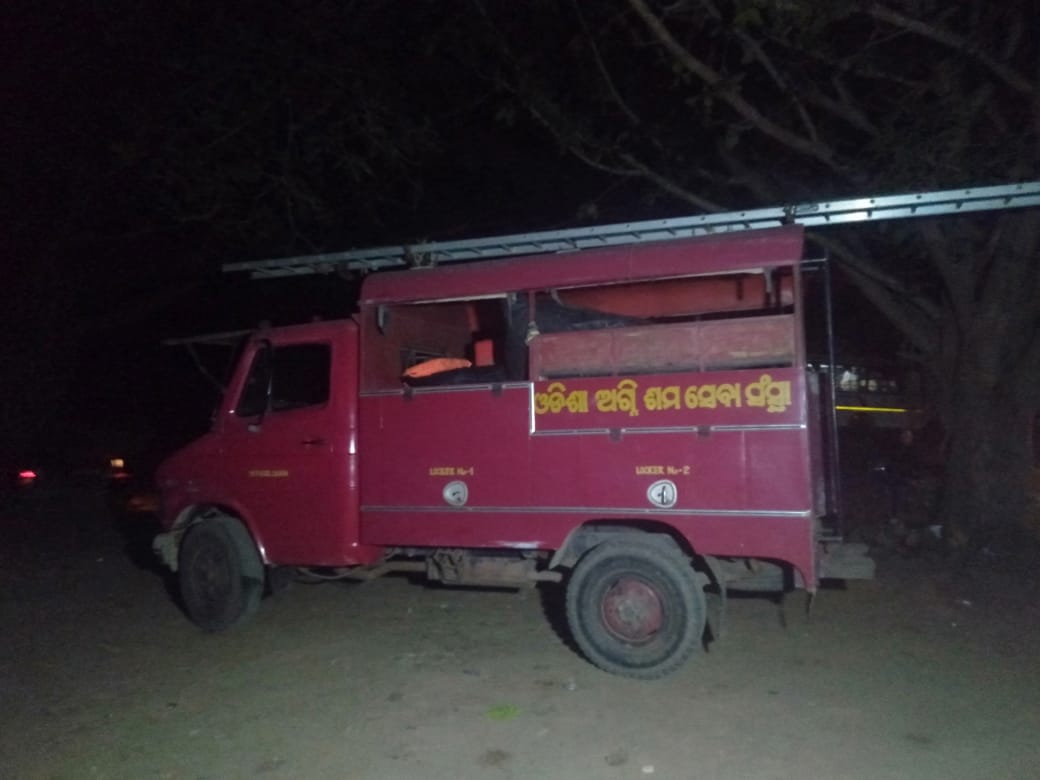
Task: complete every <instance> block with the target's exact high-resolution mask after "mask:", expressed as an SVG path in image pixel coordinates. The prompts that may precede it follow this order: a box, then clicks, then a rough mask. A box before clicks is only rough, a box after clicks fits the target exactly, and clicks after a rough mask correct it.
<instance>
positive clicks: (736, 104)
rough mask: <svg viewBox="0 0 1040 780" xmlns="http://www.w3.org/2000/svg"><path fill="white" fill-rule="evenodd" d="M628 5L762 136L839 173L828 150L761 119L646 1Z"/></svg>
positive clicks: (631, 0)
mask: <svg viewBox="0 0 1040 780" xmlns="http://www.w3.org/2000/svg"><path fill="white" fill-rule="evenodd" d="M628 4H629V5H630V6H631V7H632V10H634V11H635V12H636V14H637V15H638V16H639V17H640V18H641V19H642V20H643V22H644V23H645V24H646V26H647V27H648V28H649V30H650V32H651V33H652V34H653V35H654V37H655V38H656V39H657V40H658V42H659V43H660V44H661V45H662V46H663V47H664V48H665V49H666V50H667V51H668V52H669V53H670V54H671V55H672V57H674V58H675V60H676V62H678V63H679V64H680V65H681V66H682V67H683V68H685V69H686V70H687V71H689V72H690V73H692V74H693V75H694V76H696V77H697V78H698V79H700V80H701V81H703V82H704V83H705V84H707V85H708V86H709V87H714V88H716V89H718V91H719V95H720V96H721V98H722V100H723V101H725V102H726V104H728V105H729V107H730V108H732V109H733V110H734V111H736V112H737V113H738V114H740V115H741V116H742V117H744V118H745V119H746V120H748V121H749V122H750V123H751V124H752V125H754V126H755V127H756V128H757V129H758V130H759V131H760V132H761V133H763V134H764V135H766V136H768V137H770V138H772V139H774V140H775V141H778V142H779V143H781V144H783V145H784V146H786V147H787V148H789V149H792V150H794V151H796V152H798V153H800V154H804V155H806V156H808V157H811V158H813V159H815V160H818V161H820V162H822V163H823V164H824V165H826V166H827V167H828V168H830V169H831V170H833V171H835V172H841V170H842V169H841V166H839V165H838V164H837V163H836V162H835V154H834V151H833V150H832V149H830V147H828V146H827V145H826V144H823V143H820V142H818V141H813V140H812V139H807V138H804V137H803V136H800V135H798V134H797V133H792V132H791V131H790V130H787V129H786V128H784V127H781V126H780V125H778V124H776V123H775V122H774V121H773V120H771V119H769V118H768V117H766V116H764V115H763V114H762V113H761V112H760V111H759V110H758V109H757V108H755V107H754V106H753V105H751V103H749V102H748V101H747V100H745V99H744V98H743V97H742V96H741V95H740V94H739V93H738V92H737V91H736V90H735V89H733V88H732V87H727V86H726V85H725V83H724V80H723V78H722V76H721V75H720V74H719V73H718V72H717V71H715V70H714V69H712V68H711V67H709V66H708V65H707V64H705V63H704V62H702V61H701V60H699V59H698V58H697V57H695V56H694V55H693V53H692V52H690V51H689V50H688V49H687V48H686V47H684V46H683V45H682V44H681V43H679V41H677V40H676V39H675V37H674V36H673V35H672V34H671V32H670V31H669V30H668V28H667V27H666V26H665V24H664V23H663V22H662V21H661V20H660V19H659V18H658V17H657V16H656V15H655V14H654V12H653V11H651V10H650V8H649V7H648V6H647V4H646V2H645V0H628Z"/></svg>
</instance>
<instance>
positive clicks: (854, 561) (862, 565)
mask: <svg viewBox="0 0 1040 780" xmlns="http://www.w3.org/2000/svg"><path fill="white" fill-rule="evenodd" d="M875 568H876V564H875V563H874V559H873V558H871V557H870V556H869V555H867V545H865V544H862V543H858V542H838V543H833V544H825V545H823V546H822V549H821V551H820V559H819V571H818V572H817V576H818V577H819V579H821V580H826V579H835V580H872V579H874V570H875Z"/></svg>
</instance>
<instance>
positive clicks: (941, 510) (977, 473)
mask: <svg viewBox="0 0 1040 780" xmlns="http://www.w3.org/2000/svg"><path fill="white" fill-rule="evenodd" d="M969 235H970V233H969V234H960V233H958V232H955V231H953V230H949V231H947V235H946V239H947V243H946V247H945V251H944V252H942V253H941V254H942V255H943V256H944V257H945V259H946V262H947V271H948V272H949V273H947V276H946V279H947V282H948V288H947V289H948V290H949V291H950V293H951V294H950V301H951V302H952V303H951V305H949V306H948V307H947V309H946V312H945V317H944V319H945V326H946V327H945V328H944V332H945V335H944V337H943V339H942V341H943V342H944V343H945V344H946V346H947V349H946V350H945V351H943V350H940V351H939V352H938V353H937V354H936V355H935V356H934V357H936V358H937V362H936V363H935V364H933V365H935V366H941V368H939V371H938V372H937V374H938V375H939V376H942V377H943V379H944V380H945V381H944V383H943V386H944V387H945V388H946V391H947V392H946V393H944V394H943V397H941V398H940V399H939V408H940V410H941V413H942V418H943V420H942V421H943V424H944V426H945V429H946V437H947V438H946V443H947V452H946V456H947V459H946V473H945V475H944V485H943V489H942V492H941V494H940V500H939V505H938V507H937V512H938V517H937V521H938V522H941V523H943V524H944V525H945V526H946V532H947V537H946V538H947V541H948V542H949V543H950V545H951V547H952V548H953V550H954V551H955V552H956V553H957V555H958V556H959V557H960V558H961V559H962V560H963V561H964V562H968V561H969V560H970V559H971V558H972V557H973V556H974V554H975V553H976V552H978V550H980V549H981V548H983V547H985V546H987V545H989V544H992V543H998V544H1000V545H1001V546H1005V545H1007V544H1008V543H1012V544H1013V543H1014V540H1015V538H1016V537H1020V536H1021V535H1022V534H1023V533H1024V531H1025V530H1026V527H1027V523H1028V521H1029V520H1030V516H1029V512H1030V510H1031V502H1032V498H1031V495H1030V488H1031V478H1032V470H1033V461H1034V451H1033V435H1034V426H1035V424H1036V415H1037V406H1038V402H1040V393H1038V381H1037V380H1038V379H1040V328H1038V326H1040V297H1038V296H1040V258H1038V253H1040V220H1038V219H1037V215H1036V214H1033V213H1024V214H1015V215H1007V216H1004V217H1003V218H1002V219H1001V220H999V223H998V224H997V225H996V227H995V229H993V230H991V232H990V233H989V240H987V241H980V240H978V237H976V240H974V241H973V240H970V239H969V238H968V236H969ZM932 239H933V242H935V241H937V239H936V236H935V235H934V234H933V235H932ZM958 239H960V240H958ZM968 268H970V269H971V271H972V272H971V273H959V272H957V271H956V269H968ZM951 269H954V270H953V271H952V272H951Z"/></svg>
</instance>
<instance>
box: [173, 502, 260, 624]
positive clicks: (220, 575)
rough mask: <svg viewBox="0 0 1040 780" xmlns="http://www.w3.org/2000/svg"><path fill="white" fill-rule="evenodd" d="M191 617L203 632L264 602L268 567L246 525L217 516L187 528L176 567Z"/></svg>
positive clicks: (247, 613) (249, 613)
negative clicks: (262, 559) (262, 597)
mask: <svg viewBox="0 0 1040 780" xmlns="http://www.w3.org/2000/svg"><path fill="white" fill-rule="evenodd" d="M177 570H178V576H179V579H180V588H181V598H182V599H183V600H184V607H185V610H186V611H187V613H188V617H189V618H191V620H192V622H193V623H195V624H196V625H197V626H198V627H199V628H201V629H202V630H203V631H223V630H224V629H227V628H231V627H232V626H235V625H238V624H239V623H242V622H244V621H246V620H248V619H249V618H250V617H252V615H253V614H254V613H255V612H256V610H257V607H258V606H259V605H260V597H261V596H262V595H263V590H264V567H263V563H262V562H261V560H260V556H259V554H258V553H257V550H256V546H255V545H254V544H253V540H252V538H251V537H250V536H249V532H248V531H246V529H245V527H244V526H243V525H242V524H241V523H240V522H239V521H238V520H236V519H235V518H233V517H228V516H226V515H218V516H215V517H210V518H207V519H205V520H203V521H202V522H200V523H197V524H196V525H194V526H192V527H191V528H190V529H189V530H188V535H187V536H186V537H185V539H184V543H183V544H182V545H181V550H180V558H179V562H178V566H177Z"/></svg>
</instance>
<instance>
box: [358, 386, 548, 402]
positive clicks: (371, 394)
mask: <svg viewBox="0 0 1040 780" xmlns="http://www.w3.org/2000/svg"><path fill="white" fill-rule="evenodd" d="M495 387H501V388H502V389H503V390H519V389H520V388H527V387H531V388H533V385H532V384H531V383H530V382H482V383H481V384H479V385H443V386H436V385H435V386H432V387H413V388H412V394H413V395H428V394H429V395H433V394H436V393H475V392H478V391H485V392H486V391H488V390H491V389H493V388H495ZM404 392H405V391H404V390H403V389H394V390H366V391H365V392H362V393H358V397H359V398H377V397H380V396H403V395H404ZM532 392H533V390H532Z"/></svg>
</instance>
